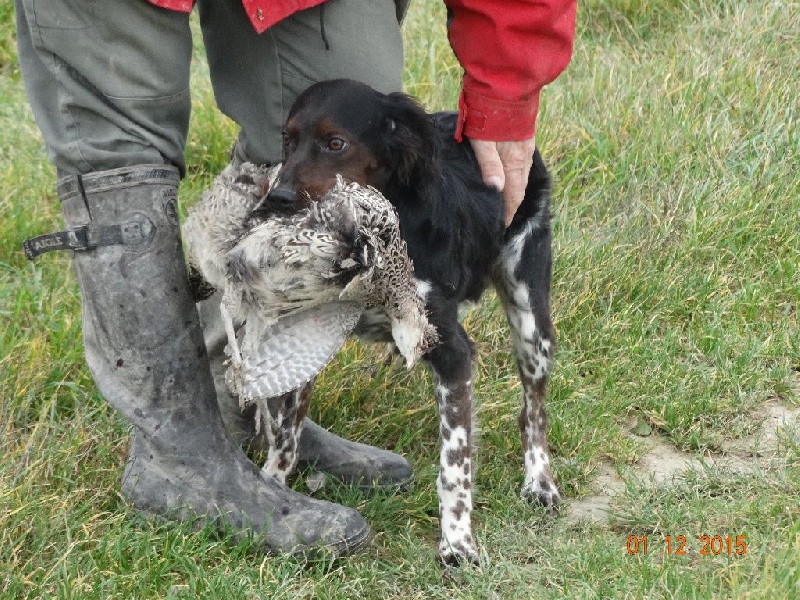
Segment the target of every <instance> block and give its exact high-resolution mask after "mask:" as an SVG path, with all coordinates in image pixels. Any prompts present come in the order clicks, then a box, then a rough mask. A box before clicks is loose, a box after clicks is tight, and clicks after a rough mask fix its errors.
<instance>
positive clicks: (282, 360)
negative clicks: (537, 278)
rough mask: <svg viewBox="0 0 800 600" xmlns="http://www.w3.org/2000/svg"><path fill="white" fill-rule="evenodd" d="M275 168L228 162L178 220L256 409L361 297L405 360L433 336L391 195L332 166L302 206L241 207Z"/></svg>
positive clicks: (293, 383) (236, 372) (344, 323)
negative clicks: (383, 319)
mask: <svg viewBox="0 0 800 600" xmlns="http://www.w3.org/2000/svg"><path fill="white" fill-rule="evenodd" d="M273 175H274V173H272V172H270V171H268V170H266V169H259V168H258V167H254V166H253V165H249V164H247V163H245V164H244V165H242V167H241V170H240V171H239V172H238V173H237V172H235V171H234V170H233V168H232V167H229V168H227V169H226V170H225V171H223V173H222V174H221V175H220V176H219V177H218V178H217V179H216V180H215V181H214V184H213V186H212V188H211V190H210V191H209V192H208V193H206V194H205V195H204V197H203V198H202V199H201V201H200V202H199V203H198V205H197V206H196V207H194V209H193V210H192V211H191V212H190V214H189V217H188V218H187V221H186V224H185V225H184V238H185V240H186V245H187V255H188V257H189V261H190V266H191V267H193V268H194V269H196V270H197V271H199V272H200V274H201V275H202V276H203V278H205V279H206V280H207V281H208V282H209V283H210V284H211V285H213V286H214V287H215V288H217V289H220V290H222V291H223V300H222V304H221V311H222V315H223V320H224V322H225V325H226V331H227V333H228V341H229V350H230V354H231V367H230V369H229V372H228V377H227V381H228V385H229V387H230V388H231V391H232V392H233V393H234V394H236V395H237V396H239V399H240V403H241V404H242V405H245V404H250V403H255V404H256V405H257V406H258V407H259V413H260V414H261V416H262V417H264V418H265V419H266V418H267V415H268V414H269V412H268V410H267V407H266V405H265V404H264V403H265V401H266V399H268V398H273V397H276V396H279V395H281V394H284V393H286V392H289V391H292V390H295V389H297V388H299V387H301V386H302V385H303V384H305V383H306V382H308V381H310V380H311V379H313V378H314V377H315V376H316V375H317V373H318V372H319V371H320V370H321V369H322V368H323V367H324V366H325V365H326V364H327V363H328V362H329V361H330V360H331V358H332V357H333V355H334V354H335V353H336V351H337V350H338V349H339V348H340V347H341V345H342V344H343V343H344V341H345V339H346V338H347V337H348V336H349V335H350V333H351V332H352V330H353V328H354V327H355V325H356V323H357V321H358V319H359V317H360V315H361V313H362V311H363V310H364V309H366V308H378V309H380V310H382V311H384V312H385V313H386V315H387V316H388V317H389V319H390V321H391V324H392V334H393V337H394V339H395V342H396V345H397V347H398V350H399V351H400V353H401V354H402V355H403V356H404V358H405V359H406V363H407V364H408V365H409V366H411V365H413V364H414V362H415V361H416V360H417V358H418V357H419V356H420V355H421V353H422V352H424V351H425V350H426V349H427V348H428V347H430V346H431V345H432V344H433V343H434V342H435V339H436V333H435V330H434V328H433V327H432V326H431V325H430V324H429V323H428V320H427V316H426V313H425V308H424V303H423V300H422V298H421V297H420V295H419V293H418V291H417V284H416V281H415V279H414V276H413V266H412V264H411V261H410V259H409V258H408V253H407V250H406V246H405V242H404V241H403V240H402V239H401V237H400V229H399V222H398V218H397V215H396V213H395V211H394V209H393V208H392V206H391V205H390V204H389V202H388V201H387V200H386V199H385V198H384V197H383V196H382V195H381V194H380V193H378V192H377V191H376V190H374V189H373V188H369V187H362V186H360V185H357V184H354V183H347V182H345V181H343V180H342V179H341V178H338V179H337V182H336V184H335V185H334V187H333V189H331V190H330V191H329V192H328V193H327V194H325V195H324V196H323V197H322V198H321V199H320V200H319V201H318V202H314V203H311V204H310V206H309V207H308V208H307V209H304V210H301V211H299V212H297V213H294V214H292V215H289V216H286V215H274V216H267V217H261V218H259V219H256V220H253V219H250V218H249V216H250V213H251V212H252V210H253V208H254V207H255V206H256V205H257V204H258V202H259V200H260V198H261V197H262V196H263V195H264V193H265V192H266V190H267V189H268V188H269V184H270V181H271V178H272V176H273ZM235 323H243V325H242V327H241V328H240V331H239V333H238V336H237V334H236V332H235V327H234V325H235Z"/></svg>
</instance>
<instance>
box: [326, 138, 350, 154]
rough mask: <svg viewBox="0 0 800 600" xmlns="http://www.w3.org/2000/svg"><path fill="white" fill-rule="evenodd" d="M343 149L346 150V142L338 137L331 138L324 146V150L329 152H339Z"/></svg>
mask: <svg viewBox="0 0 800 600" xmlns="http://www.w3.org/2000/svg"><path fill="white" fill-rule="evenodd" d="M345 148H347V142H345V141H344V140H343V139H342V138H340V137H332V138H331V139H329V140H328V143H327V144H326V145H325V149H326V150H328V151H330V152H341V151H342V150H344V149H345Z"/></svg>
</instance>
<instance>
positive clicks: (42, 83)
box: [16, 0, 369, 553]
mask: <svg viewBox="0 0 800 600" xmlns="http://www.w3.org/2000/svg"><path fill="white" fill-rule="evenodd" d="M112 4H113V7H112V6H111V5H112ZM16 9H17V17H18V30H17V35H18V40H19V51H20V52H19V54H20V64H21V66H22V73H23V78H24V79H25V83H26V86H27V89H28V93H29V96H30V99H31V104H32V106H33V109H34V113H35V115H36V119H37V122H38V123H39V126H40V127H41V129H42V132H43V134H44V136H45V140H46V143H47V147H48V150H49V152H50V155H51V157H52V160H53V162H54V163H55V165H56V166H57V167H58V170H59V172H60V174H61V177H60V178H59V181H58V195H59V198H60V200H61V206H62V212H63V214H64V220H65V221H66V224H67V227H68V228H69V230H70V231H71V236H70V237H71V238H72V239H73V241H74V242H75V244H76V245H79V246H80V245H81V244H82V247H79V248H78V249H77V250H76V251H75V253H74V256H73V267H74V270H75V274H76V277H77V280H78V285H79V288H80V293H81V300H82V306H83V334H84V346H85V352H86V361H87V364H88V365H89V368H90V370H91V372H92V375H93V377H94V379H95V382H96V384H97V387H98V389H99V391H100V392H101V393H102V394H103V396H104V397H105V399H106V400H107V401H108V402H109V404H111V405H112V406H113V407H114V408H116V409H117V410H119V411H120V413H121V414H122V415H123V416H124V417H125V418H126V419H127V420H128V421H129V422H130V423H131V424H132V425H133V426H134V431H133V441H132V444H131V450H130V457H129V460H128V464H127V466H126V468H125V473H124V475H123V481H122V492H123V495H124V496H125V497H126V499H127V500H128V501H129V502H130V503H131V504H132V505H133V508H134V509H136V510H137V511H141V512H143V513H146V514H149V515H157V516H162V517H168V518H175V519H180V520H195V519H198V520H199V521H201V522H213V523H215V524H218V525H219V526H221V527H226V528H232V529H233V530H234V531H241V530H245V529H247V530H252V531H254V532H255V533H257V534H259V535H260V536H261V539H262V540H263V542H264V543H265V546H266V547H267V548H268V549H269V550H277V551H307V550H311V549H316V548H320V547H327V548H330V549H332V550H333V551H335V552H340V553H341V552H347V551H351V550H353V549H355V548H358V547H359V546H360V545H362V544H363V543H365V542H366V540H367V539H368V535H369V531H368V528H367V525H366V523H365V522H364V520H363V519H362V518H361V516H360V515H359V514H358V513H357V512H356V511H354V510H352V509H349V508H345V507H342V506H337V505H335V504H331V503H327V502H321V501H318V500H312V499H310V498H307V497H305V496H302V495H300V494H297V493H295V492H292V491H291V490H289V489H288V488H286V487H285V486H283V485H281V484H280V483H278V482H277V481H275V480H273V479H271V478H266V477H263V476H262V475H261V474H260V472H259V470H258V468H257V467H256V466H255V465H254V464H253V463H252V462H251V461H249V460H248V459H247V457H246V456H245V455H244V453H243V452H242V450H241V448H239V447H238V445H236V444H234V443H233V442H232V441H231V440H230V438H229V437H228V435H227V433H226V431H225V428H224V426H223V423H222V420H221V418H220V413H219V408H218V405H217V402H216V397H215V390H214V382H213V379H212V376H211V372H210V369H209V364H208V358H207V355H206V351H205V344H204V340H203V333H202V329H201V327H200V323H199V317H198V313H197V309H196V307H195V304H194V302H193V299H192V297H191V295H190V293H189V286H188V281H187V275H186V267H185V261H184V257H183V250H182V247H181V239H180V228H179V223H178V212H177V206H176V202H177V188H178V182H179V169H178V167H179V166H182V164H183V163H182V160H183V158H182V147H183V140H184V137H185V131H186V122H187V119H188V114H189V96H188V91H187V88H188V64H187V63H188V61H189V54H190V49H191V39H190V37H191V36H190V32H189V24H188V20H187V19H188V17H186V16H185V15H180V14H178V13H171V12H168V11H165V10H162V9H157V8H154V7H152V6H151V5H149V4H148V3H146V2H124V1H119V2H74V3H67V2H55V1H52V2H43V1H42V0H38V1H37V2H36V3H35V7H34V3H33V2H30V1H28V0H18V1H17V4H16ZM47 16H53V17H57V18H53V19H48V18H46V17H47ZM162 53H163V55H162ZM151 61H153V62H154V63H157V64H153V65H151V64H150V63H151ZM170 73H172V76H170ZM115 140H116V141H118V143H117V142H116V141H115ZM148 163H149V164H148ZM64 237H67V236H64Z"/></svg>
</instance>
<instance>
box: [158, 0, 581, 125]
mask: <svg viewBox="0 0 800 600" xmlns="http://www.w3.org/2000/svg"><path fill="white" fill-rule="evenodd" d="M148 1H149V2H151V3H152V4H155V5H157V6H162V7H164V8H170V9H173V10H181V11H185V12H189V11H190V10H191V9H192V5H193V3H194V1H193V0H148ZM324 1H325V0H242V4H243V5H244V8H245V11H247V15H248V16H249V17H250V21H251V22H252V23H253V27H254V28H255V29H256V31H257V32H258V33H261V32H262V31H264V30H265V29H267V28H268V27H271V26H272V25H274V24H275V23H277V22H278V21H280V20H281V19H283V18H285V17H288V16H289V15H291V14H293V13H295V12H297V11H300V10H303V9H306V8H309V7H311V6H316V5H317V4H321V3H322V2H324ZM444 2H445V4H446V5H447V7H448V8H449V9H450V10H451V11H452V12H453V21H452V23H451V24H450V34H449V35H450V44H451V46H452V47H453V50H454V52H455V53H456V56H457V57H458V60H459V62H460V63H461V66H462V67H463V68H464V81H463V87H462V91H461V97H460V99H459V113H460V120H459V129H458V132H457V137H458V138H459V139H461V134H462V132H463V133H464V134H465V135H467V136H468V137H472V138H475V139H482V140H491V141H503V140H524V139H528V138H531V137H533V134H534V133H535V131H536V114H537V112H538V110H539V94H540V92H541V90H542V88H543V87H544V86H545V85H547V84H548V83H550V82H551V81H553V80H554V79H555V78H556V77H558V76H559V75H560V74H561V72H562V71H563V70H564V69H565V68H566V66H567V64H568V63H569V60H570V58H571V56H572V43H573V40H574V37H575V13H576V8H577V0H444Z"/></svg>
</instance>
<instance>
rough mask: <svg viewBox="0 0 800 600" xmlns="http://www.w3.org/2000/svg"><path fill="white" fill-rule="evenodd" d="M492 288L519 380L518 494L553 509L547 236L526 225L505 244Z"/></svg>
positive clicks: (551, 343)
mask: <svg viewBox="0 0 800 600" xmlns="http://www.w3.org/2000/svg"><path fill="white" fill-rule="evenodd" d="M498 271H499V272H498V276H497V278H496V284H495V285H496V288H497V291H498V294H499V296H500V298H501V300H502V302H503V305H504V307H505V310H506V314H507V316H508V322H509V325H510V326H511V336H512V340H513V343H514V354H515V356H516V360H517V367H518V369H519V374H520V379H521V380H522V410H521V411H520V415H519V428H520V434H521V436H522V453H523V457H524V461H525V480H524V482H523V484H522V491H521V495H522V497H523V498H527V499H528V500H530V501H538V502H540V503H541V504H543V505H544V506H547V507H549V508H550V509H551V510H553V511H554V510H555V509H556V506H557V505H558V503H559V501H560V499H561V497H560V495H559V493H558V489H557V488H556V485H555V482H554V481H553V475H552V473H551V472H550V458H549V456H548V446H547V414H546V412H545V407H544V401H545V389H546V386H547V376H548V373H549V371H550V368H551V364H552V356H553V350H554V346H555V344H554V341H553V327H552V322H551V319H550V303H549V291H550V272H551V254H550V232H549V229H547V228H542V227H541V226H540V224H538V223H536V222H530V223H528V224H527V225H526V227H525V228H523V229H522V231H520V232H519V233H518V234H517V235H516V236H514V237H511V238H510V239H509V240H507V242H506V247H505V249H504V253H503V256H502V259H501V263H500V268H499V270H498Z"/></svg>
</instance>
